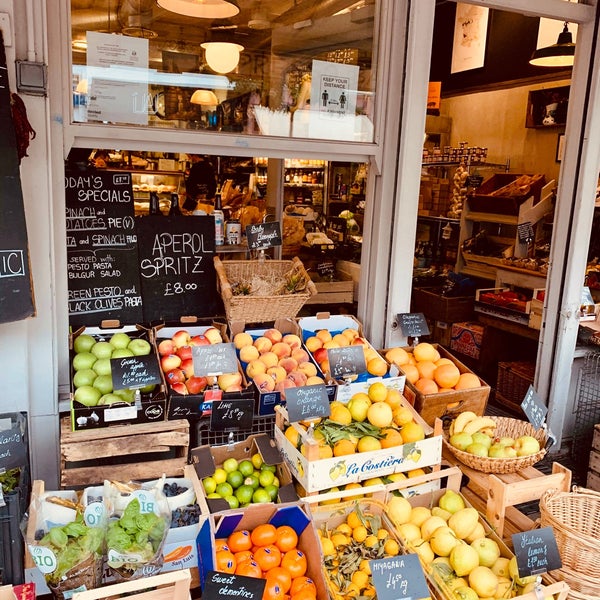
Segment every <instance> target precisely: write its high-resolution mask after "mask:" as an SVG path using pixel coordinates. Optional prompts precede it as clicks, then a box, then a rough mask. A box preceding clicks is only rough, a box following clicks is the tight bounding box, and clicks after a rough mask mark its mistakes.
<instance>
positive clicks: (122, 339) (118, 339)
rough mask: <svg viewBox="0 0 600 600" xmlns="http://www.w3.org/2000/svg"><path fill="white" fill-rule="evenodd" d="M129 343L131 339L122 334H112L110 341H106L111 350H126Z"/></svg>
mask: <svg viewBox="0 0 600 600" xmlns="http://www.w3.org/2000/svg"><path fill="white" fill-rule="evenodd" d="M129 342H131V338H130V337H129V336H128V335H127V334H126V333H123V332H118V333H113V335H112V337H111V338H110V340H108V343H109V344H110V345H111V346H112V347H113V348H127V346H129Z"/></svg>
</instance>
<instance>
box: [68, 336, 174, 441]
mask: <svg viewBox="0 0 600 600" xmlns="http://www.w3.org/2000/svg"><path fill="white" fill-rule="evenodd" d="M70 348H71V427H72V429H73V431H75V430H86V429H90V428H96V427H107V426H109V425H112V424H124V423H149V422H153V421H162V420H164V419H165V415H166V405H167V398H166V394H165V388H164V385H163V383H162V379H161V378H160V372H159V369H158V361H157V360H155V358H156V355H155V353H154V351H153V348H152V344H151V340H150V332H149V330H147V329H145V328H143V327H141V326H127V327H122V328H119V329H101V328H82V329H79V330H78V331H76V332H74V333H73V334H72V336H71V339H70ZM130 357H151V358H149V361H150V363H151V364H150V367H151V368H149V369H148V370H149V371H150V370H151V369H155V370H156V381H158V383H151V384H149V385H147V386H144V387H141V388H140V389H139V394H136V389H134V388H133V387H127V388H124V389H115V388H114V385H113V384H114V382H113V372H112V370H113V366H112V365H113V362H112V361H114V360H115V359H117V358H119V359H122V360H123V361H127V359H128V358H130ZM136 396H137V397H136Z"/></svg>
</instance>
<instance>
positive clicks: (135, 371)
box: [110, 354, 160, 390]
mask: <svg viewBox="0 0 600 600" xmlns="http://www.w3.org/2000/svg"><path fill="white" fill-rule="evenodd" d="M110 371H111V375H112V380H113V388H114V389H115V390H126V389H130V390H133V389H137V388H143V387H145V386H147V385H153V384H157V383H160V368H159V365H158V360H156V356H153V355H151V354H149V355H146V356H124V357H122V358H111V359H110Z"/></svg>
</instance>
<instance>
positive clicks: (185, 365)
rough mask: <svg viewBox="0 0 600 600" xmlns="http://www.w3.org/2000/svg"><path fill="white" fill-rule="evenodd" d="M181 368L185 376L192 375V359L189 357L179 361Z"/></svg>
mask: <svg viewBox="0 0 600 600" xmlns="http://www.w3.org/2000/svg"><path fill="white" fill-rule="evenodd" d="M180 368H181V370H182V371H183V372H184V374H185V376H186V378H188V379H189V378H190V377H193V376H194V361H193V360H192V359H191V358H186V359H185V360H182V361H181V367H180Z"/></svg>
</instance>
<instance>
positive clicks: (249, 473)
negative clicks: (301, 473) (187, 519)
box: [191, 434, 298, 513]
mask: <svg viewBox="0 0 600 600" xmlns="http://www.w3.org/2000/svg"><path fill="white" fill-rule="evenodd" d="M191 460H192V463H193V468H194V469H195V473H196V475H197V477H198V478H199V480H200V482H201V485H200V490H199V491H200V493H201V495H202V498H203V501H204V504H205V505H206V507H207V510H208V512H210V513H217V512H221V511H224V510H229V509H232V508H239V507H242V508H243V507H245V506H248V505H249V504H257V503H264V502H294V501H295V500H297V499H298V496H297V494H296V492H295V490H294V485H293V482H292V475H291V473H290V471H289V469H288V467H287V465H286V464H285V462H284V461H283V458H282V456H281V453H280V452H279V451H278V450H277V448H276V447H275V445H274V443H273V442H272V440H271V439H270V438H269V436H268V435H266V434H257V435H250V436H248V438H246V439H245V440H242V441H241V442H237V443H232V444H227V445H224V446H208V445H207V446H201V447H198V448H193V449H192V450H191Z"/></svg>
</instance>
